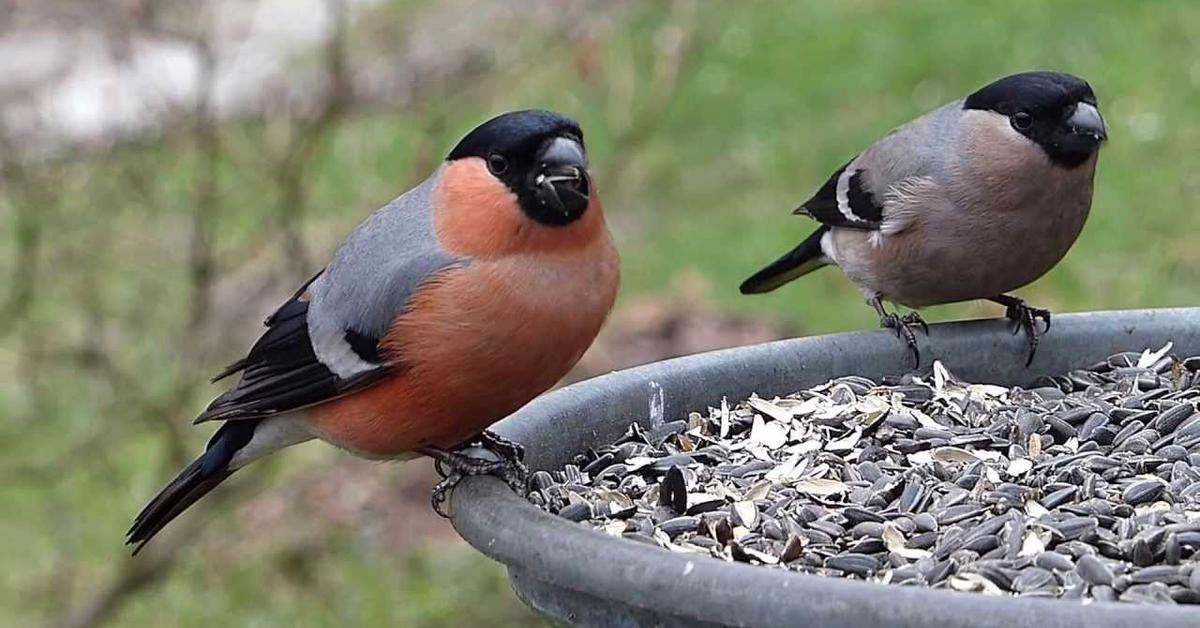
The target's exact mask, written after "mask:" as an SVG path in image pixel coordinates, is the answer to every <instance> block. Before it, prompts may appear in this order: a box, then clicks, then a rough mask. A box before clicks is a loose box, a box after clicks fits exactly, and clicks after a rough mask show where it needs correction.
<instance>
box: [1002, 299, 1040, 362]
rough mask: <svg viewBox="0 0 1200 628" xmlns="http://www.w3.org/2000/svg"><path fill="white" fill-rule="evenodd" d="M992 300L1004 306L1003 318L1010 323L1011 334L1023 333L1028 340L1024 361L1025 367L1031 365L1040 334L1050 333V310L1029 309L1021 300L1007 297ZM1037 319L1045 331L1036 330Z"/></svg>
mask: <svg viewBox="0 0 1200 628" xmlns="http://www.w3.org/2000/svg"><path fill="white" fill-rule="evenodd" d="M992 300H993V301H995V302H996V303H999V304H1000V305H1003V306H1004V316H1005V318H1007V319H1008V320H1009V321H1011V322H1012V332H1013V333H1014V334H1016V333H1019V332H1021V331H1024V332H1025V335H1026V337H1028V338H1029V357H1028V358H1026V359H1025V366H1029V365H1030V364H1033V356H1034V354H1036V353H1037V349H1038V343H1040V342H1041V338H1042V334H1045V333H1046V332H1049V331H1050V310H1044V309H1041V308H1037V307H1030V306H1028V305H1026V304H1025V302H1024V301H1022V300H1021V299H1018V298H1016V297H1010V296H1008V295H1000V296H998V297H996V298H994V299H992ZM1038 319H1041V321H1042V322H1043V323H1045V324H1046V328H1045V329H1040V330H1039V329H1038Z"/></svg>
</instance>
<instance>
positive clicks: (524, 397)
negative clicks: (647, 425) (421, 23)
mask: <svg viewBox="0 0 1200 628" xmlns="http://www.w3.org/2000/svg"><path fill="white" fill-rule="evenodd" d="M617 282H618V260H617V252H616V249H615V248H614V247H613V244H612V240H611V238H610V236H609V232H608V227H607V225H606V224H605V220H604V214H603V211H602V210H601V206H600V198H599V197H598V196H597V193H596V188H595V184H594V183H593V181H592V177H591V174H590V173H589V172H588V161H587V156H586V153H585V152H584V144H583V132H582V131H581V130H580V128H579V125H578V124H576V123H575V122H574V121H572V120H570V119H568V118H565V117H563V116H561V115H559V114H556V113H551V112H548V111H533V110H530V111H517V112H512V113H506V114H503V115H501V116H498V117H496V118H493V119H492V120H489V121H487V122H485V123H484V124H483V125H481V126H479V127H478V128H476V129H475V130H473V131H471V132H470V133H469V134H468V135H467V136H466V137H464V138H463V139H462V141H460V142H459V144H458V145H457V146H455V147H454V150H452V151H451V152H450V154H449V156H448V157H447V158H446V161H445V162H444V163H443V164H442V165H441V166H440V167H439V168H438V169H437V171H436V172H434V173H433V175H432V176H430V177H429V178H428V179H426V180H425V181H424V182H423V183H421V184H419V185H417V186H416V187H415V188H413V189H412V190H409V191H408V192H406V193H404V194H403V195H401V196H400V197H399V198H397V199H395V200H393V201H392V202H390V203H388V204H387V205H385V206H384V207H383V208H382V209H380V210H379V211H377V212H375V213H374V214H372V215H371V216H370V217H369V218H367V220H366V221H365V222H363V223H362V224H361V225H359V226H358V228H357V229H355V231H354V232H353V233H352V234H351V235H350V237H349V239H348V240H346V242H345V243H344V244H343V245H342V247H341V248H340V249H339V250H338V251H337V253H336V254H335V255H334V258H333V261H332V262H330V263H329V265H328V266H326V267H325V268H324V269H323V270H321V271H320V272H318V273H317V274H316V276H314V277H313V278H312V279H310V280H309V281H308V283H306V284H305V285H304V286H302V287H301V288H300V289H299V290H298V291H297V292H296V293H295V295H294V296H293V297H292V298H291V299H289V300H288V301H287V302H286V303H284V304H283V305H282V306H281V307H280V308H279V309H278V310H276V311H275V313H274V314H272V315H271V316H270V317H269V318H267V320H266V323H265V325H266V328H267V329H266V331H265V332H264V333H263V335H262V337H260V338H259V339H258V341H257V342H256V343H255V344H254V346H253V347H251V349H250V351H249V353H248V354H247V355H246V357H244V358H242V359H241V360H238V361H237V362H235V363H234V364H233V365H231V366H230V367H229V368H227V369H225V370H224V371H223V372H221V373H220V374H219V375H218V376H217V379H222V378H224V377H228V376H230V375H233V374H235V373H241V378H240V380H239V381H238V383H237V385H236V386H234V387H233V388H232V389H231V390H229V391H228V392H226V393H224V394H222V395H220V396H219V397H217V398H216V399H215V400H214V401H213V402H212V403H211V404H210V405H209V406H208V408H207V409H206V410H205V411H204V412H202V413H201V414H200V416H199V417H198V418H197V419H196V422H197V423H200V422H204V421H214V420H215V421H222V422H223V424H222V425H221V427H220V428H219V429H218V430H217V432H216V433H215V434H214V435H213V437H212V439H211V440H210V441H209V442H208V446H207V448H206V450H205V452H204V453H203V454H201V456H200V457H199V458H197V459H196V460H195V461H194V462H192V463H191V464H190V465H188V466H187V468H185V469H184V470H183V471H181V472H180V473H179V475H178V476H177V477H176V478H175V479H174V480H172V481H171V483H170V484H168V485H167V486H166V488H164V489H163V490H162V491H161V492H160V493H159V494H158V496H157V497H155V498H154V499H153V500H152V501H151V502H150V503H149V504H148V505H147V506H146V507H145V509H143V510H142V512H141V514H139V515H138V517H137V519H136V520H135V521H134V524H133V527H132V528H131V529H130V531H129V533H128V540H127V542H128V543H131V544H137V548H136V549H135V553H136V552H137V551H138V550H140V549H141V548H142V547H143V546H144V545H145V543H146V542H147V541H149V540H150V539H151V538H152V537H153V536H154V535H155V534H156V533H158V531H159V530H161V529H162V528H163V526H165V525H166V524H167V523H169V522H170V521H171V520H172V519H174V518H175V517H176V516H178V515H179V514H180V513H181V512H183V510H184V509H186V508H187V507H188V506H190V505H192V503H194V502H195V501H196V500H197V499H200V498H201V497H202V496H204V495H205V494H206V493H208V492H209V491H211V490H212V489H213V488H214V487H215V486H217V485H218V484H220V483H221V482H222V481H223V480H224V479H225V478H227V477H229V476H230V474H232V473H233V472H234V471H236V470H237V469H240V468H242V467H244V466H246V465H247V464H249V463H251V462H253V461H254V460H257V459H258V458H260V457H262V456H264V455H266V454H269V453H271V452H274V451H276V450H278V449H282V448H284V447H288V446H290V445H295V444H297V443H301V442H304V441H307V440H309V439H313V438H318V439H321V440H323V441H326V442H328V443H331V444H333V445H335V446H337V447H340V448H342V449H345V450H347V451H349V452H352V453H354V454H357V455H359V456H362V457H366V458H372V459H403V458H409V457H415V456H416V455H419V454H425V455H428V456H431V457H433V458H435V459H436V460H437V461H438V463H439V469H442V470H446V469H449V471H448V472H447V473H449V475H450V478H448V480H451V481H454V480H457V479H458V478H460V477H461V476H462V475H470V474H477V473H492V472H497V471H501V472H503V474H504V475H505V477H506V479H509V480H510V481H512V480H513V479H514V477H515V476H517V475H519V473H518V471H523V467H521V466H520V461H519V457H520V454H521V452H520V448H519V447H517V446H516V445H515V444H513V443H509V442H507V441H504V440H503V439H500V438H498V437H496V436H495V435H492V434H490V433H486V432H484V430H485V428H487V427H488V426H489V425H490V424H492V423H493V422H495V421H496V420H498V419H500V418H502V417H504V416H505V415H507V414H510V413H511V412H513V411H514V410H516V409H518V408H519V407H521V406H522V405H524V404H525V403H527V402H528V401H530V400H531V399H533V398H534V397H535V396H537V395H538V394H540V393H542V392H544V391H545V390H547V389H548V388H550V387H551V386H553V385H554V383H555V382H557V381H558V380H559V379H560V378H561V377H562V376H563V375H565V374H566V373H567V371H568V370H569V369H570V368H571V367H572V366H573V365H574V364H575V363H576V361H578V360H579V358H580V356H582V355H583V352H584V350H586V349H587V348H588V346H589V345H590V344H591V342H592V340H593V339H594V338H595V336H596V333H597V332H598V331H599V330H600V327H601V325H602V324H603V323H604V320H605V318H606V317H607V316H608V313H609V310H610V309H611V308H612V305H613V300H614V298H615V297H616V293H617ZM481 434H482V435H483V436H484V438H483V441H484V443H485V444H486V445H490V446H491V448H492V449H493V450H494V451H495V452H496V453H499V454H501V459H500V460H499V461H496V460H491V459H479V458H472V457H468V456H465V455H463V454H462V453H461V452H459V451H456V449H457V448H459V447H461V446H463V445H465V444H466V443H468V442H469V441H471V440H472V439H474V438H475V437H478V436H481ZM518 481H519V480H518ZM445 489H446V486H444V485H442V486H439V489H438V491H437V492H435V506H437V505H438V503H439V500H440V499H441V497H443V495H444V492H445Z"/></svg>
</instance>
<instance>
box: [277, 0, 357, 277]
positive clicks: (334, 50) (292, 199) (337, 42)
mask: <svg viewBox="0 0 1200 628" xmlns="http://www.w3.org/2000/svg"><path fill="white" fill-rule="evenodd" d="M325 6H326V11H327V12H328V14H329V20H330V23H331V24H332V26H331V28H330V33H329V37H328V39H327V40H326V42H325V46H324V49H323V51H322V59H323V65H324V82H325V88H324V94H323V95H322V97H321V98H320V99H319V100H318V102H317V104H316V109H315V112H313V113H312V114H310V115H308V116H301V117H292V118H289V119H288V122H287V123H288V125H289V129H288V130H289V133H288V135H287V137H288V141H287V142H286V143H285V144H284V145H283V146H282V147H281V149H280V155H279V156H278V157H277V159H276V163H275V168H274V169H273V173H274V175H275V177H276V181H277V182H278V184H279V188H280V198H279V207H278V211H277V214H276V218H277V221H278V227H279V230H280V233H281V234H282V236H283V242H284V253H285V255H286V258H287V261H288V268H289V269H291V272H290V273H289V274H291V275H293V276H294V277H296V278H298V279H301V278H303V277H307V276H309V275H311V274H312V271H313V270H314V269H313V268H312V264H311V262H310V260H309V254H308V249H307V247H305V245H304V239H303V236H302V235H301V232H302V230H303V229H302V228H303V222H304V214H305V209H306V207H307V204H308V198H307V194H306V192H307V191H308V183H309V181H308V177H309V174H310V166H311V165H312V163H313V161H314V159H315V157H316V155H317V151H318V149H319V148H320V147H321V146H322V145H323V143H324V140H325V138H326V136H327V135H328V134H329V132H330V130H331V129H332V127H333V125H334V123H335V122H337V120H338V119H339V118H340V117H341V116H342V114H343V113H344V112H345V111H346V109H347V105H348V104H349V103H350V102H351V100H352V99H353V89H354V87H353V85H352V83H351V81H350V75H349V73H348V70H347V67H346V26H347V15H346V5H345V2H344V0H325Z"/></svg>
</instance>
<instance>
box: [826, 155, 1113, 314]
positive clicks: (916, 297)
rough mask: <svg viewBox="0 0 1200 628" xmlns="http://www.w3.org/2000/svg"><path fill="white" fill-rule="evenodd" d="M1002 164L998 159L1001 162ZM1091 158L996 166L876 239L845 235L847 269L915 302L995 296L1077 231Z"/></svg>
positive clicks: (1061, 250) (1040, 265) (1033, 271)
mask: <svg viewBox="0 0 1200 628" xmlns="http://www.w3.org/2000/svg"><path fill="white" fill-rule="evenodd" d="M1003 165H1004V164H1000V166H1003ZM1090 166H1091V164H1088V165H1086V166H1085V167H1081V168H1079V169H1076V170H1049V169H1045V168H1036V169H1022V168H1020V167H1016V166H1011V167H1007V168H1005V167H996V165H995V164H992V167H991V168H990V169H989V170H986V171H981V172H977V173H974V174H973V175H972V176H970V177H964V179H969V180H971V181H972V182H973V183H972V185H971V186H969V187H965V188H964V189H953V188H943V191H942V194H944V196H942V197H941V198H939V199H934V201H931V202H929V203H928V204H923V205H922V207H920V208H919V211H913V212H912V214H913V215H914V216H916V217H917V218H916V219H914V221H913V223H912V224H911V226H910V227H909V228H908V229H905V230H904V231H902V232H900V233H898V234H895V235H891V236H885V237H882V238H879V237H876V238H873V239H872V238H869V237H865V236H857V235H854V234H851V235H849V236H844V237H843V239H845V240H847V242H846V244H845V246H849V247H854V248H857V249H858V250H859V251H860V252H861V254H860V255H858V256H857V257H856V260H855V263H853V264H848V266H849V268H848V269H847V270H848V273H850V274H851V276H852V277H853V278H855V279H856V280H857V281H859V283H861V284H863V285H864V286H866V287H868V288H869V289H871V290H875V291H879V292H882V293H884V294H885V295H886V296H888V297H889V298H892V299H893V300H896V301H898V302H901V303H905V304H909V305H914V306H922V305H932V304H937V303H951V302H956V301H965V300H970V299H979V298H986V297H990V296H996V295H998V294H1002V293H1005V292H1009V291H1011V290H1015V289H1017V288H1020V287H1022V286H1024V285H1026V284H1028V283H1031V282H1032V281H1034V280H1036V279H1037V278H1038V277H1041V276H1042V275H1043V274H1045V273H1046V272H1047V271H1049V270H1050V269H1051V268H1053V267H1054V265H1055V264H1057V263H1058V262H1059V261H1060V260H1061V259H1062V258H1063V257H1064V256H1065V255H1066V253H1067V251H1068V250H1069V249H1070V248H1071V245H1072V244H1073V243H1074V242H1075V240H1076V239H1077V238H1078V237H1079V234H1080V232H1081V231H1082V230H1083V226H1084V223H1085V222H1086V220H1087V216H1088V212H1089V208H1090V205H1091V197H1092V172H1093V171H1092V170H1091V167H1090Z"/></svg>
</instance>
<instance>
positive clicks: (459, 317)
mask: <svg viewBox="0 0 1200 628" xmlns="http://www.w3.org/2000/svg"><path fill="white" fill-rule="evenodd" d="M593 200H594V201H595V206H594V207H593V208H592V209H591V210H589V213H590V212H592V210H595V214H596V215H595V216H594V217H593V220H596V221H598V222H599V229H598V231H597V232H596V236H595V237H591V238H585V239H583V240H581V241H577V243H578V246H572V247H567V248H565V249H564V248H557V247H531V248H526V249H524V252H521V251H508V252H505V253H504V254H502V255H497V256H495V257H494V258H492V259H481V258H478V257H477V258H475V259H474V261H473V262H472V263H471V264H470V265H469V266H467V267H465V268H462V269H458V270H454V271H450V272H449V273H447V274H445V275H443V276H442V277H441V278H439V279H438V280H436V281H433V282H430V283H429V284H427V285H426V287H424V288H423V289H422V290H421V291H420V292H419V293H418V294H417V295H416V296H414V297H413V300H412V302H411V304H410V308H409V313H407V314H405V315H404V316H402V317H400V318H399V319H397V321H396V322H395V323H394V324H393V326H392V328H391V330H390V331H389V333H388V335H387V337H386V338H385V340H384V349H385V352H386V353H388V354H390V355H393V356H395V357H396V358H397V359H398V360H399V361H400V362H401V363H402V364H403V365H404V367H405V368H404V370H403V371H401V372H400V374H399V375H397V376H395V377H392V378H391V379H389V380H387V381H384V382H381V383H379V384H377V385H375V386H373V387H371V388H368V389H367V390H365V391H363V392H361V393H357V394H354V395H351V396H348V397H345V398H343V399H339V400H336V401H333V402H331V403H328V404H325V405H322V406H319V407H317V408H314V409H313V410H312V411H311V412H310V413H309V420H310V423H311V424H312V427H313V428H314V430H315V431H316V432H317V433H318V434H319V435H321V437H322V438H324V439H325V440H327V441H330V442H332V443H334V444H336V445H339V446H342V447H344V448H347V449H349V450H351V451H355V452H358V453H360V454H363V455H368V456H371V457H379V458H390V457H395V456H398V455H400V454H402V453H404V452H407V451H411V450H413V449H416V448H420V447H422V446H427V445H433V446H439V447H450V446H453V445H456V444H459V443H461V442H462V441H464V440H466V439H468V438H470V437H472V436H474V435H476V434H478V433H479V432H480V431H482V430H483V429H484V428H486V427H487V426H488V425H490V424H492V423H494V422H495V421H497V420H499V419H501V418H503V417H504V416H506V415H508V414H510V413H512V412H513V411H514V410H516V409H518V408H520V407H521V406H522V405H524V404H526V403H528V402H529V401H530V400H531V399H533V398H534V397H535V396H537V395H538V394H541V393H542V392H544V391H546V390H547V389H549V388H550V387H551V386H553V385H554V384H555V383H556V382H557V381H558V380H559V379H561V378H562V377H563V375H565V374H566V373H567V371H568V370H570V368H571V367H572V366H574V365H575V363H576V362H577V361H578V360H579V358H580V356H582V355H583V352H584V351H585V350H586V349H587V348H588V346H589V345H590V344H591V342H592V340H593V339H594V338H595V336H596V334H597V332H599V330H600V327H601V326H602V325H603V323H604V320H605V318H606V317H607V315H608V312H609V310H610V309H611V307H612V304H613V300H614V299H615V297H616V290H617V283H618V262H617V255H616V251H615V249H614V248H613V245H612V242H611V240H610V238H609V236H608V230H607V228H605V227H604V223H603V217H602V216H601V215H600V208H599V203H598V201H596V200H595V199H593ZM581 222H582V221H581ZM578 226H579V227H587V225H578ZM530 228H531V229H544V228H545V227H541V226H531V227H530ZM571 228H574V227H571ZM562 235H568V234H566V233H564V234H562Z"/></svg>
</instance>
